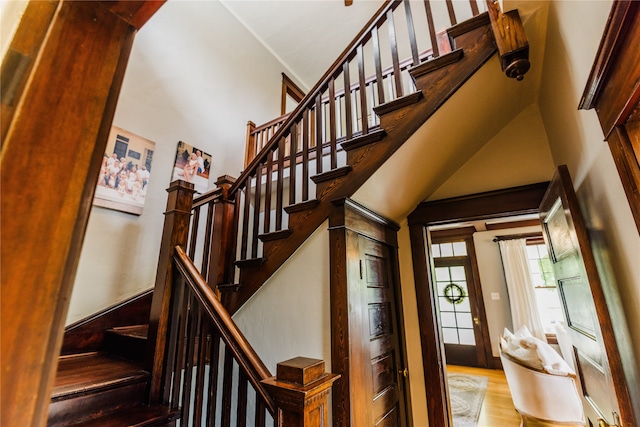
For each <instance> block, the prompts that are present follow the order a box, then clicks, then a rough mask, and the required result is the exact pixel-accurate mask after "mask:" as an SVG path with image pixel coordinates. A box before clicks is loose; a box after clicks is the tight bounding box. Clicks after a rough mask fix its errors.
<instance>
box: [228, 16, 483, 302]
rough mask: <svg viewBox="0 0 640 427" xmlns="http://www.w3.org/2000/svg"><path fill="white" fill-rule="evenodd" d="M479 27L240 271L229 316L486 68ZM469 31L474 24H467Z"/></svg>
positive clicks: (457, 40)
mask: <svg viewBox="0 0 640 427" xmlns="http://www.w3.org/2000/svg"><path fill="white" fill-rule="evenodd" d="M475 22H476V23H478V26H471V27H470V28H468V29H466V30H467V31H464V32H460V31H456V33H455V34H454V35H451V34H450V37H451V39H452V42H453V47H454V48H455V49H462V50H463V55H462V58H461V59H460V60H458V61H456V62H453V63H451V64H449V65H447V66H445V67H441V68H437V69H435V70H433V71H431V72H429V73H427V74H424V75H421V76H419V77H416V78H415V83H416V88H417V90H419V91H422V92H423V94H424V96H422V97H421V98H420V99H419V100H418V101H417V102H416V103H414V104H412V105H410V106H405V107H403V108H400V109H397V110H394V111H391V112H389V113H386V114H383V115H382V116H381V118H380V128H381V129H384V131H385V132H386V136H385V137H384V138H383V139H382V140H381V141H379V142H375V143H373V144H369V145H365V146H361V147H358V148H355V149H353V150H351V151H349V152H348V153H347V164H348V165H349V166H350V167H351V171H350V172H349V173H348V174H346V175H344V176H340V177H337V178H335V179H332V180H330V181H327V182H323V183H321V184H319V185H318V186H317V187H316V199H317V200H318V203H317V205H316V207H315V208H314V209H307V210H303V211H300V212H295V213H291V214H290V215H289V229H290V230H291V234H290V235H289V236H288V237H286V238H284V239H280V240H273V241H269V242H265V243H264V248H263V253H264V255H263V257H264V262H263V263H262V264H261V265H260V266H253V267H245V268H242V269H241V270H240V285H241V286H240V288H239V289H238V291H237V292H228V293H224V294H223V295H222V301H223V303H224V305H225V307H226V308H227V310H228V311H229V312H230V313H231V314H233V313H234V312H235V311H236V310H238V308H240V307H241V306H242V304H244V303H245V302H246V301H247V300H248V299H249V298H250V297H251V296H252V295H253V294H254V293H255V292H256V291H257V290H258V289H260V287H261V286H262V284H264V283H265V282H266V280H267V279H268V278H269V277H270V276H271V275H272V274H273V273H274V272H275V271H276V270H277V269H278V268H280V266H281V265H282V264H284V262H285V261H286V260H287V259H288V258H289V257H290V256H291V255H292V254H293V253H294V252H295V250H296V249H297V248H298V247H299V246H300V245H301V244H302V243H303V242H304V241H305V240H306V239H307V238H308V237H309V236H310V235H311V234H312V233H313V232H314V231H315V230H316V228H318V227H319V226H320V225H321V224H322V223H323V222H324V221H325V220H326V219H327V218H328V217H329V215H330V213H331V211H332V210H333V204H332V201H334V200H337V199H341V198H344V197H351V196H352V195H353V194H354V193H355V192H356V191H357V190H358V189H359V188H360V186H362V185H363V184H364V183H365V182H366V181H367V179H369V177H370V176H371V175H372V174H373V173H374V172H375V171H376V170H377V169H378V168H379V167H380V166H381V165H382V164H383V163H384V162H385V161H386V160H387V159H388V158H389V157H391V156H392V155H393V153H394V152H395V151H396V150H398V149H399V148H400V147H401V146H402V144H403V143H404V142H405V141H407V140H408V139H409V137H411V136H412V135H413V134H414V133H415V132H416V131H417V130H418V128H420V126H421V125H422V124H423V123H424V122H425V121H426V120H428V119H429V117H431V115H433V114H434V113H435V112H436V111H437V109H438V108H439V107H440V106H441V105H443V104H444V103H445V102H446V101H447V99H449V97H451V96H452V95H453V94H454V93H455V92H456V91H457V90H458V89H459V88H460V87H461V86H462V85H463V84H464V83H465V82H466V81H467V80H468V79H469V78H470V77H471V76H472V75H473V74H474V73H475V72H476V71H477V70H478V69H479V68H480V67H482V65H483V64H484V63H485V62H487V61H488V60H489V58H491V56H493V54H494V53H495V52H496V47H495V41H494V38H493V34H492V31H491V27H490V24H489V21H488V19H486V20H485V19H484V18H483V16H480V17H477V18H475ZM467 25H468V24H467Z"/></svg>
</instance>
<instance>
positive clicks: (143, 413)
mask: <svg viewBox="0 0 640 427" xmlns="http://www.w3.org/2000/svg"><path fill="white" fill-rule="evenodd" d="M179 414H180V413H179V412H178V411H172V410H171V409H170V408H169V407H167V406H161V405H152V406H134V407H132V408H128V409H125V410H122V411H118V412H114V413H112V414H109V415H106V416H104V417H100V418H96V419H94V420H91V421H84V422H82V423H79V424H74V425H75V426H84V427H91V426H100V427H116V426H117V427H122V426H129V427H134V426H135V427H143V426H153V425H160V424H158V423H160V422H167V421H171V420H175V419H177V418H179ZM162 425H164V423H163V424H162ZM71 427H73V426H71Z"/></svg>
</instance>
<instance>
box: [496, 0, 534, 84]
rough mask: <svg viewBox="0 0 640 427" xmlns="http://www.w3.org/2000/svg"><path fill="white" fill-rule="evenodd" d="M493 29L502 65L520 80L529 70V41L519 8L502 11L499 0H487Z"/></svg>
mask: <svg viewBox="0 0 640 427" xmlns="http://www.w3.org/2000/svg"><path fill="white" fill-rule="evenodd" d="M487 7H488V9H489V19H491V30H492V31H493V36H494V38H495V40H496V46H497V47H498V53H499V54H500V65H501V66H502V71H504V72H505V74H506V75H507V77H510V78H514V79H516V80H518V81H520V80H522V79H523V78H524V75H525V74H526V73H527V71H529V68H530V67H531V64H530V63H529V41H528V40H527V35H526V34H525V33H524V26H523V25H522V21H521V20H520V14H518V11H517V10H510V11H508V12H504V13H502V11H500V5H499V4H498V1H497V0H487Z"/></svg>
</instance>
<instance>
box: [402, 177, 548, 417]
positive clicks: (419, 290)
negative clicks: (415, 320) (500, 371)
mask: <svg viewBox="0 0 640 427" xmlns="http://www.w3.org/2000/svg"><path fill="white" fill-rule="evenodd" d="M547 187H548V183H547V182H543V183H538V184H532V185H527V186H520V187H514V188H509V189H505V190H498V191H491V192H486V193H480V194H475V195H470V196H464V197H458V198H455V199H448V200H442V201H436V202H431V203H422V204H420V205H419V206H418V208H417V209H416V210H415V211H414V212H413V213H412V214H411V215H409V219H408V222H409V231H410V238H411V251H412V258H413V270H414V279H415V287H416V299H417V303H418V317H419V321H420V325H421V326H420V334H421V345H422V357H423V366H424V370H425V371H424V375H425V388H426V393H427V396H430V398H429V402H428V406H429V415H428V417H429V425H432V426H443V427H444V426H451V425H452V419H451V416H450V414H451V407H450V403H449V390H448V384H447V378H446V375H445V372H444V369H443V367H444V363H443V360H442V356H441V354H440V352H439V351H438V350H437V349H439V348H441V343H442V338H441V335H440V325H439V320H438V319H437V317H436V312H437V306H436V304H437V301H436V300H435V296H434V294H433V293H432V292H430V286H431V285H430V283H431V281H430V277H429V272H430V271H431V270H430V268H431V264H430V262H429V259H430V257H431V252H432V248H431V246H430V245H429V244H426V243H425V242H427V241H428V239H429V232H428V227H432V226H444V225H449V226H451V224H454V223H461V222H466V221H472V220H483V219H488V218H504V217H509V216H522V215H532V214H537V212H538V206H539V205H540V201H541V200H542V198H543V196H544V194H545V192H546V189H547ZM490 296H491V297H493V295H490ZM505 296H506V294H505ZM485 342H490V339H489V338H487V339H486V341H485ZM491 360H492V361H493V362H494V363H495V358H494V357H492V358H491Z"/></svg>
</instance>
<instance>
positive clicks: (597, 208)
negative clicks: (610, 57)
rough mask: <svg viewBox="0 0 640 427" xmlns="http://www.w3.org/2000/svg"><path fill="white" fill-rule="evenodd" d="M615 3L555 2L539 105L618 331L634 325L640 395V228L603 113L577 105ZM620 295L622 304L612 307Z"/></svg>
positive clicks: (629, 365) (628, 350) (629, 351)
mask: <svg viewBox="0 0 640 427" xmlns="http://www.w3.org/2000/svg"><path fill="white" fill-rule="evenodd" d="M610 8H611V2H610V1H598V2H592V1H554V2H551V5H550V11H549V26H548V35H547V38H548V40H553V43H548V44H547V46H548V49H547V52H546V55H545V64H544V71H543V84H542V86H541V92H540V100H539V105H540V111H541V113H542V118H543V121H544V124H545V128H546V130H547V135H548V137H549V145H550V147H551V152H552V154H553V159H554V161H555V163H556V164H566V165H567V166H568V167H569V171H570V173H571V175H572V177H573V183H574V187H575V189H576V193H577V195H578V199H579V202H580V205H581V209H582V215H583V216H584V218H585V220H586V224H587V228H588V232H589V237H590V240H591V244H592V246H593V249H594V254H595V257H596V260H597V264H598V273H599V275H600V278H601V282H602V285H603V289H604V291H605V293H606V294H607V298H608V303H609V304H608V305H609V307H610V314H611V316H612V318H613V323H614V325H615V332H616V334H619V333H620V332H624V330H625V326H626V327H627V328H628V330H629V333H630V341H629V340H624V341H619V342H618V345H619V346H620V347H621V351H620V353H621V355H622V357H623V359H626V360H625V363H624V364H623V365H624V368H625V369H626V370H628V372H629V373H630V374H631V375H632V376H633V377H635V381H632V382H631V383H630V384H629V386H630V387H631V390H630V391H631V395H632V396H634V397H637V396H640V390H639V389H638V387H639V386H638V384H639V383H640V378H639V377H638V372H640V364H639V362H638V359H639V358H638V356H639V355H640V311H639V310H638V307H639V306H640V262H638V261H639V260H640V235H639V234H638V230H637V228H636V226H635V223H634V220H633V217H632V214H631V210H630V208H629V204H628V201H627V198H626V196H625V194H624V191H623V188H622V184H621V182H620V179H619V175H618V173H617V171H616V168H615V164H614V162H613V158H612V157H611V153H610V151H609V148H608V146H607V144H606V143H605V142H603V140H604V135H603V133H602V130H601V128H600V126H599V122H598V118H597V116H596V113H595V112H594V111H593V110H590V111H579V110H577V105H578V102H579V100H580V96H581V95H582V92H583V90H584V88H585V85H586V82H587V78H588V75H589V71H590V69H591V64H592V63H593V60H594V58H595V55H596V51H597V49H598V45H599V42H600V37H601V35H602V31H603V28H604V25H605V23H606V20H607V17H608V15H609V10H610ZM618 298H620V299H619V300H618V301H619V304H617V307H619V308H621V310H620V309H611V308H612V307H614V306H613V305H612V304H611V303H612V302H615V301H616V300H617V299H618ZM617 337H618V339H620V338H619V337H620V335H618V336H617ZM634 355H635V360H633V359H634V357H633V356H634ZM637 405H640V403H637ZM636 410H637V411H640V410H639V409H638V408H636Z"/></svg>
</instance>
